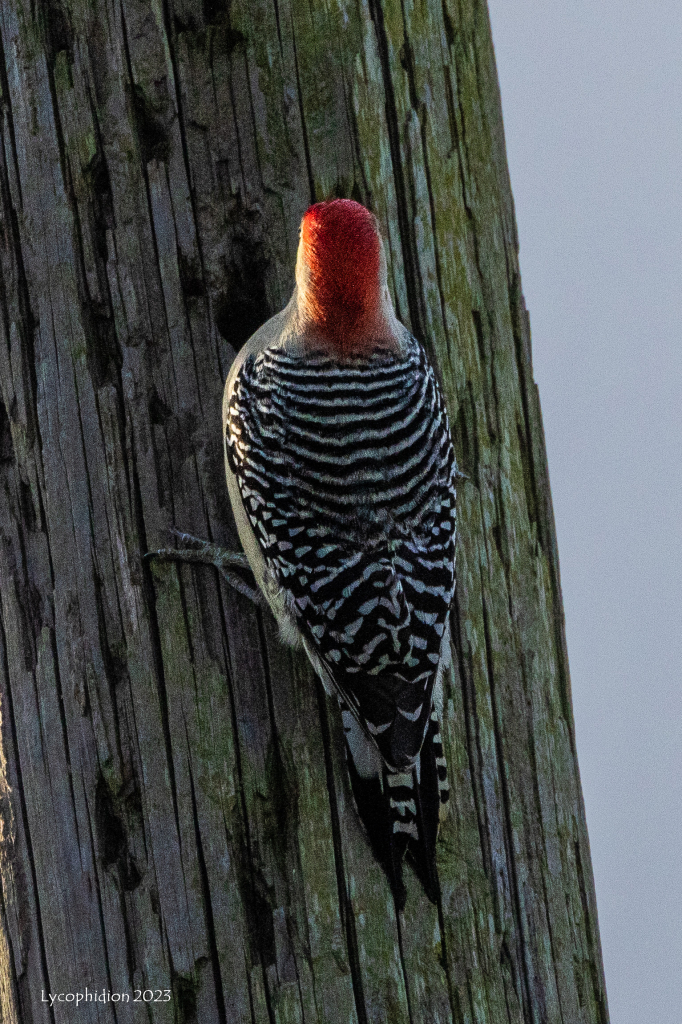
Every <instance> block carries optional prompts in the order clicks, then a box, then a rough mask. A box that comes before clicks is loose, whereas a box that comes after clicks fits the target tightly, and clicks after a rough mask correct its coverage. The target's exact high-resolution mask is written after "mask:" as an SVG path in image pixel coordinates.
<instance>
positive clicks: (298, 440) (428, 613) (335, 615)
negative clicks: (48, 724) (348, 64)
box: [176, 199, 458, 907]
mask: <svg viewBox="0 0 682 1024" xmlns="http://www.w3.org/2000/svg"><path fill="white" fill-rule="evenodd" d="M223 432H224V441H225V468H226V474H227V485H228V490H229V495H230V500H231V503H232V509H233V512H234V516H235V519H236V523H237V528H238V531H239V537H240V540H241V542H242V546H243V548H244V552H245V555H246V559H247V560H248V565H249V567H250V569H251V570H252V572H253V575H254V577H255V580H256V583H257V585H258V588H259V590H260V592H261V593H262V594H263V595H264V596H265V599H266V601H267V603H268V605H269V606H270V608H271V609H272V611H273V613H274V615H275V618H276V619H277V622H278V623H279V626H280V632H281V635H282V638H283V639H284V640H285V641H286V642H289V643H291V644H293V645H299V646H302V647H303V648H304V649H305V651H306V653H307V655H308V657H309V659H310V661H311V663H312V665H313V667H314V669H315V671H316V672H317V674H318V676H319V677H320V679H321V680H322V682H323V684H324V686H325V689H326V690H327V692H328V693H329V694H331V695H334V696H336V697H337V698H338V700H339V703H340V704H341V707H342V713H343V721H344V730H345V737H346V745H347V753H348V757H347V761H348V769H349V773H350V778H351V783H352V789H353V794H354V798H355V802H356V805H357V807H358V811H359V813H360V816H361V818H362V820H363V822H364V824H365V828H366V830H367V833H368V837H369V839H370V842H371V844H372V847H373V849H374V851H375V854H376V856H377V858H378V859H379V861H380V862H381V863H382V865H383V867H384V869H385V870H386V873H387V875H388V877H389V880H390V881H391V884H392V887H393V891H394V894H395V897H396V901H397V903H398V906H399V907H402V905H403V904H404V899H405V889H404V884H403V880H402V860H403V857H404V855H405V853H406V851H407V854H408V858H409V859H410V860H411V861H412V863H413V865H414V867H415V869H416V871H417V874H418V875H419V877H420V878H421V880H422V883H423V885H424V887H425V889H426V892H427V894H428V895H429V896H430V897H431V898H432V899H433V898H435V896H436V894H437V888H438V883H437V876H436V871H435V842H436V836H437V831H438V821H439V809H440V806H441V804H442V803H444V802H445V801H446V800H447V795H448V784H447V777H446V766H445V759H444V757H443V749H442V743H441V737H440V724H439V719H440V711H441V704H442V696H441V693H442V684H441V680H442V675H443V671H444V669H445V668H446V667H447V665H448V662H449V657H450V649H449V621H448V620H449V614H450V606H451V604H452V600H453V595H454V589H455V483H456V477H457V475H458V473H457V467H456V463H455V456H454V451H453V446H452V442H451V438H450V433H449V429H448V422H447V417H446V413H445V407H444V403H443V399H442V396H441V393H440V390H439V387H438V384H437V381H436V378H435V376H434V373H433V370H432V368H431V367H430V366H429V363H428V362H427V359H426V356H425V353H424V351H423V349H422V347H421V345H420V344H419V343H418V342H417V341H416V340H415V339H414V338H413V337H412V336H411V335H410V333H409V332H408V331H407V329H406V328H405V327H403V325H402V324H401V323H400V322H399V321H398V320H397V318H396V316H395V313H394V310H393V305H392V302H391V299H390V295H389V291H388V287H387V281H386V260H385V255H384V250H383V245H382V242H381V236H380V233H379V230H378V225H377V221H376V219H375V217H374V216H373V215H372V214H371V213H370V212H369V211H368V210H366V209H365V208H364V207H363V206H361V205H360V204H359V203H355V202H353V201H351V200H347V199H338V200H333V201H330V202H325V203H317V204H316V205H314V206H311V207H310V209H309V210H308V211H307V213H306V214H305V216H304V218H303V222H302V225H301V239H300V245H299V250H298V259H297V263H296V288H295V289H294V293H293V295H292V297H291V300H290V302H289V303H288V305H287V306H286V308H285V309H284V310H283V311H282V312H281V313H278V314H277V315H276V316H274V317H273V318H272V319H271V320H269V321H268V322H267V323H266V324H264V325H263V326H262V327H261V328H260V329H259V330H258V331H257V332H256V333H255V334H254V335H253V336H252V337H251V338H250V340H249V341H248V342H247V343H246V345H245V346H244V347H243V349H242V350H241V351H240V352H239V354H238V356H237V358H236V359H235V362H234V364H233V366H232V368H231V371H230V374H229V377H228V379H227V383H226V386H225V396H224V403H223ZM176 554H177V553H176ZM195 557H196V558H197V560H199V557H201V556H195ZM205 560H209V561H210V560H212V559H211V558H210V557H209V558H206V559H205ZM213 561H214V563H215V564H217V562H215V559H213ZM229 561H230V556H225V560H224V561H223V562H222V563H221V565H222V568H223V569H225V567H226V566H227V564H228V563H229ZM232 562H233V563H237V564H239V556H236V557H234V558H233V559H232ZM240 589H242V590H243V592H245V591H244V584H243V583H242V587H241V588H240Z"/></svg>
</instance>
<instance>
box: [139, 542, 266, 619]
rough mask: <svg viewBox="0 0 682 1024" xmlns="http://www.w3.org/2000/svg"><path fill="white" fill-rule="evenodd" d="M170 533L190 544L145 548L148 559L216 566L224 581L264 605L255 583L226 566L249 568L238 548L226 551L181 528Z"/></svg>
mask: <svg viewBox="0 0 682 1024" xmlns="http://www.w3.org/2000/svg"><path fill="white" fill-rule="evenodd" d="M171 533H172V534H173V535H174V536H175V537H177V538H178V540H179V541H180V542H181V543H182V544H189V545H192V546H191V547H185V548H159V549H158V551H147V552H146V553H145V555H144V557H145V558H147V559H150V560H151V559H152V558H156V559H158V560H159V561H160V562H190V563H195V564H202V565H212V566H213V567H214V568H216V569H217V570H218V572H219V573H220V575H221V576H222V577H223V579H224V580H225V582H226V583H229V584H230V586H231V587H233V588H234V589H235V590H236V591H238V593H240V594H242V595H243V596H244V597H248V598H249V600H250V601H253V602H254V604H257V605H258V606H259V607H265V599H264V597H263V595H262V594H261V592H260V590H258V588H257V587H250V586H249V585H248V583H245V582H244V580H243V579H242V578H241V576H238V575H237V573H235V572H231V571H230V569H229V568H228V566H235V567H237V568H239V569H249V570H250V567H249V562H248V559H247V557H246V555H245V554H243V552H241V551H226V550H225V548H221V547H219V545H217V544H212V543H211V541H208V540H202V539H201V538H200V537H195V536H194V535H193V534H191V533H182V532H181V531H180V530H175V529H172V530H171Z"/></svg>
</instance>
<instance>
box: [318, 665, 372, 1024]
mask: <svg viewBox="0 0 682 1024" xmlns="http://www.w3.org/2000/svg"><path fill="white" fill-rule="evenodd" d="M315 692H316V694H317V706H318V709H319V714H320V727H321V730H322V743H323V746H324V767H325V772H326V776H327V790H328V792H329V807H330V811H331V822H332V841H333V844H334V865H335V867H336V884H337V888H338V892H339V911H340V914H341V924H342V926H343V928H344V931H345V934H346V950H347V953H348V962H349V964H350V970H351V981H352V983H353V996H354V998H355V1010H356V1012H357V1015H358V1024H369V1018H368V1017H367V1008H366V1006H365V996H364V991H363V984H362V969H361V967H360V953H359V947H358V937H357V932H356V930H355V916H354V914H353V905H352V903H351V900H350V896H349V893H348V881H347V878H346V868H345V864H344V857H343V841H342V838H341V822H340V818H339V805H338V801H337V799H336V783H335V779H334V764H333V760H332V737H331V730H330V728H329V718H328V709H327V695H326V694H325V692H324V688H323V686H322V683H321V682H320V680H319V679H318V678H317V676H316V677H315Z"/></svg>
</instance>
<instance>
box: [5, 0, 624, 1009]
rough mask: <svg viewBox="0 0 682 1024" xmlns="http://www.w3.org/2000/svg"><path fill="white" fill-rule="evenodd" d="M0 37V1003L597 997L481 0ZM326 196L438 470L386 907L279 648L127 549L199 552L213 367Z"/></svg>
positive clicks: (70, 10) (55, 25)
mask: <svg viewBox="0 0 682 1024" xmlns="http://www.w3.org/2000/svg"><path fill="white" fill-rule="evenodd" d="M0 34H1V40H2V52H0V76H1V77H0V87H1V97H0V108H1V113H2V122H1V125H0V130H1V133H2V146H0V218H1V221H0V272H1V281H0V288H1V289H2V290H1V293H0V308H1V313H2V315H1V317H0V374H1V379H2V403H1V404H0V574H1V586H0V590H1V621H0V687H1V690H0V699H1V711H2V757H1V759H0V769H1V774H2V781H1V785H2V792H1V800H0V807H1V811H2V815H1V822H2V847H1V863H0V868H1V879H2V921H1V924H2V927H1V928H0V1010H1V1014H0V1018H1V1020H2V1022H4V1024H9V1022H15V1021H21V1022H26V1024H29V1022H30V1024H37V1022H62V1021H78V1022H89V1021H98V1022H113V1021H120V1022H122V1021H126V1022H127V1021H137V1020H140V1021H142V1020H147V1021H154V1022H157V1021H158V1022H161V1021H163V1022H166V1021H168V1022H170V1021H176V1022H190V1021H197V1022H199V1024H213V1022H215V1024H225V1022H230V1024H232V1022H240V1024H242V1022H243V1024H246V1022H259V1024H260V1022H274V1021H277V1022H283V1024H284V1022H287V1024H288V1022H305V1024H310V1022H323V1021H325V1022H330V1024H337V1022H346V1021H356V1022H358V1024H365V1022H376V1024H380V1022H390V1024H404V1022H413V1024H421V1022H434V1024H435V1022H440V1024H445V1022H447V1021H451V1022H453V1024H463V1022H466V1024H469V1022H471V1024H504V1022H509V1024H536V1022H537V1024H540V1022H548V1024H549V1022H551V1024H559V1022H563V1024H569V1022H570V1024H578V1022H580V1024H583V1022H584V1024H588V1022H589V1024H607V1021H608V1012H607V1008H606V995H605V989H604V978H603V971H602V965H601V954H600V947H599V936H598V930H597V914H596V905H595V898H594V887H593V881H592V870H591V865H590V855H589V847H588V839H587V832H586V827H585V816H584V810H583V803H582V797H581V792H580V782H579V776H578V766H577V761H576V750H575V741H574V728H573V718H572V713H571V696H570V684H569V676H568V664H567V658H566V644H565V639H564V626H563V613H562V606H561V591H560V585H559V565H558V557H557V548H556V538H555V531H554V522H553V517H552V508H551V499H550V490H549V481H548V475H547V465H546V458H545V448H544V441H543V434H542V425H541V418H540V406H539V400H538V395H537V389H536V387H535V384H534V383H533V378H532V366H531V354H530V337H529V325H528V316H527V313H526V310H525V307H524V303H523V297H522V294H521V288H520V280H519V270H518V261H517V241H516V230H515V225H514V211H513V205H512V198H511V192H510V187H509V179H508V175H507V167H506V158H505V150H504V139H503V132H502V120H501V112H500V101H499V94H498V85H497V79H496V73H495V66H494V58H493V50H492V42H491V37H490V27H489V23H488V16H487V10H486V6H485V3H484V2H483V0H356V2H349V0H338V2H332V0H319V2H310V3H308V2H303V0H232V2H228V0H203V3H202V2H201V0H30V2H29V0H0ZM338 195H342V196H352V197H353V198H356V199H359V200H360V201H362V202H364V203H365V204H366V205H368V206H369V207H370V208H371V209H373V210H374V211H375V212H376V214H377V216H378V217H379V220H380V222H381V225H382V229H383V231H384V235H385V238H386V243H387V244H386V248H387V255H388V260H389V281H390V285H391V289H392V292H393V295H394V298H395V303H396V307H397V310H398V315H399V316H400V318H401V319H402V320H403V321H404V322H405V323H406V324H408V325H409V326H410V327H411V329H412V331H413V332H414V333H415V334H416V335H417V336H418V337H419V338H420V339H421V340H422V341H423V342H424V343H425V345H426V346H427V348H428V351H429V353H430V356H431V358H432V359H433V361H434V362H435V363H436V364H437V366H438V368H439V372H440V375H441V378H442V381H443V384H444V387H445V390H446V393H447V400H448V404H449V412H450V417H451V424H452V428H453V435H454V442H455V446H456V450H457V455H458V460H459V462H460V465H461V467H462V469H463V470H464V471H465V472H466V473H467V474H468V475H469V478H470V479H469V481H468V482H466V483H465V484H464V485H463V486H462V487H461V488H460V490H459V494H458V503H459V510H460V511H459V516H460V541H459V549H458V556H457V569H458V589H457V600H456V614H455V617H454V624H453V634H454V641H455V647H456V658H455V663H454V666H453V670H452V673H451V677H450V678H449V680H448V681H447V686H446V720H445V723H444V734H445V736H444V738H445V744H446V753H447V758H448V764H449V776H450V783H451V787H452V797H451V802H450V805H449V810H448V814H447V820H446V822H445V824H444V827H443V828H442V830H441V840H440V842H439V853H438V869H439V874H440V880H441V887H442V902H441V906H439V907H438V908H436V907H434V906H432V905H431V904H430V903H429V902H428V901H427V899H426V898H425V896H424V895H423V893H422V891H421V888H420V886H419V884H418V883H417V881H416V879H415V878H414V876H412V874H411V872H410V871H407V873H406V880H407V883H408V902H407V907H406V910H405V913H404V916H403V917H402V919H401V920H400V919H399V920H396V915H395V911H394V905H393V901H392V898H391V895H390V890H389V887H388V884H387V881H386V878H385V876H384V874H383V873H382V871H381V869H380V868H379V867H378V866H377V864H376V862H375V861H374V860H373V858H372V855H371V853H370V850H369V848H368V845H367V843H366V841H365V840H364V838H363V835H362V833H361V830H360V827H359V824H358V821H357V818H356V816H355V813H354V810H353V807H352V803H351V799H350V793H349V786H348V782H347V779H346V775H345V770H344V765H343V753H342V735H341V729H340V722H339V717H338V714H337V710H336V708H335V707H333V706H332V705H331V704H330V703H329V702H328V701H327V699H326V697H325V696H324V694H323V693H322V692H321V690H320V687H319V685H318V684H316V682H315V681H314V678H313V676H312V674H311V671H310V669H309V667H308V665H307V663H306V662H305V659H303V658H301V657H297V656H296V657H294V656H293V655H292V654H291V653H289V652H288V651H287V650H286V649H285V648H284V647H283V646H282V645H281V644H280V642H279V640H278V637H277V634H276V629H275V627H274V623H273V621H272V620H271V618H270V617H269V616H268V615H265V614H263V615H261V614H260V613H258V612H257V611H256V610H255V609H254V607H253V606H251V605H250V604H249V602H248V601H246V600H245V599H244V598H242V597H240V596H239V595H238V594H236V593H235V592H233V591H231V590H230V589H229V588H228V587H227V586H226V585H225V584H224V583H223V582H221V581H220V580H219V579H218V576H217V573H216V572H215V571H214V570H212V569H210V568H206V567H190V566H183V567H181V568H179V567H178V566H176V565H174V564H173V565H171V564H155V563H151V564H150V563H149V562H147V561H143V559H142V555H143V553H144V552H145V551H146V550H148V549H151V548H155V547H160V546H164V545H166V544H167V543H168V529H169V527H171V526H177V527H178V528H180V529H182V530H188V531H190V532H192V533H195V534H198V535H200V536H204V537H211V538H213V539H215V540H216V541H218V542H220V543H223V544H225V545H226V546H228V547H233V548H236V547H237V540H236V533H235V528H234V524H233V521H232V516H231V513H230V508H229V502H228V498H227V492H226V487H225V481H224V475H223V468H222V442H221V429H220V406H221V397H222V385H223V381H224V379H225V377H226V375H227V372H228V369H229V366H230V362H231V360H232V358H233V356H234V353H235V351H236V350H237V349H238V348H239V346H240V345H241V344H242V343H243V341H244V340H245V339H246V338H247V337H248V336H249V335H250V334H251V333H252V332H253V330H254V329H255V328H256V327H257V326H258V325H259V324H260V323H261V322H262V321H263V320H264V319H266V318H267V317H268V316H270V315H272V314H273V313H274V312H276V311H277V310H278V309H279V308H281V306H282V305H283V304H284V302H285V301H286V299H287V298H288V296H289V294H290V291H291V288H292V284H293V268H294V259H295V251H296V245H297V229H298V223H299V220H300V217H301V215H302V213H303V211H304V210H305V208H306V207H307V205H308V204H309V203H310V202H311V201H313V200H316V199H321V198H327V197H330V196H338ZM86 987H87V993H88V994H89V995H90V997H91V998H90V999H87V1000H83V1001H81V1002H80V1003H79V1005H77V1003H76V999H77V994H78V993H81V994H82V995H83V996H85V994H86ZM136 990H140V991H141V993H142V995H141V996H140V999H139V1005H137V1006H132V1005H130V1006H125V1007H122V1006H121V1003H120V1000H125V999H126V997H127V998H129V999H130V1001H131V1003H132V1002H133V1001H134V999H135V995H136ZM150 991H151V994H152V995H151V1001H148V1000H149V999H150ZM93 992H94V993H96V994H97V995H98V997H99V999H98V1000H97V1001H93V999H92V994H93ZM49 993H52V994H53V995H55V994H60V995H59V998H58V999H56V1000H55V1001H54V1003H53V1005H51V997H50V995H49ZM71 996H73V1000H71V998H70V997H71ZM118 996H120V1000H119V1001H118V1002H117V997H118ZM67 997H68V998H67Z"/></svg>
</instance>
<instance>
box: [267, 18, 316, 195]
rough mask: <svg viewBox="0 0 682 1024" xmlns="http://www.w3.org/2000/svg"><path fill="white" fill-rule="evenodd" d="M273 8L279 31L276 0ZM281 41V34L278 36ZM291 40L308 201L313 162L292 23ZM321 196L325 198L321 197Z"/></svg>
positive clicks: (312, 184)
mask: <svg viewBox="0 0 682 1024" xmlns="http://www.w3.org/2000/svg"><path fill="white" fill-rule="evenodd" d="M273 3H274V5H275V10H276V12H277V31H278V32H279V6H278V3H277V0H273ZM280 42H281V36H280ZM291 42H292V46H293V49H294V69H295V71H296V96H297V99H298V112H299V116H300V118H301V134H302V136H303V151H304V153H305V165H306V169H307V171H308V187H309V188H310V202H311V203H316V202H317V192H316V189H315V175H314V173H313V163H312V159H311V156H310V140H309V138H308V125H307V123H306V117H305V108H304V106H303V90H302V88H301V73H300V70H299V66H298V50H297V48H296V33H295V32H294V28H293V25H292V26H291ZM323 198H326V196H325V197H323Z"/></svg>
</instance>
